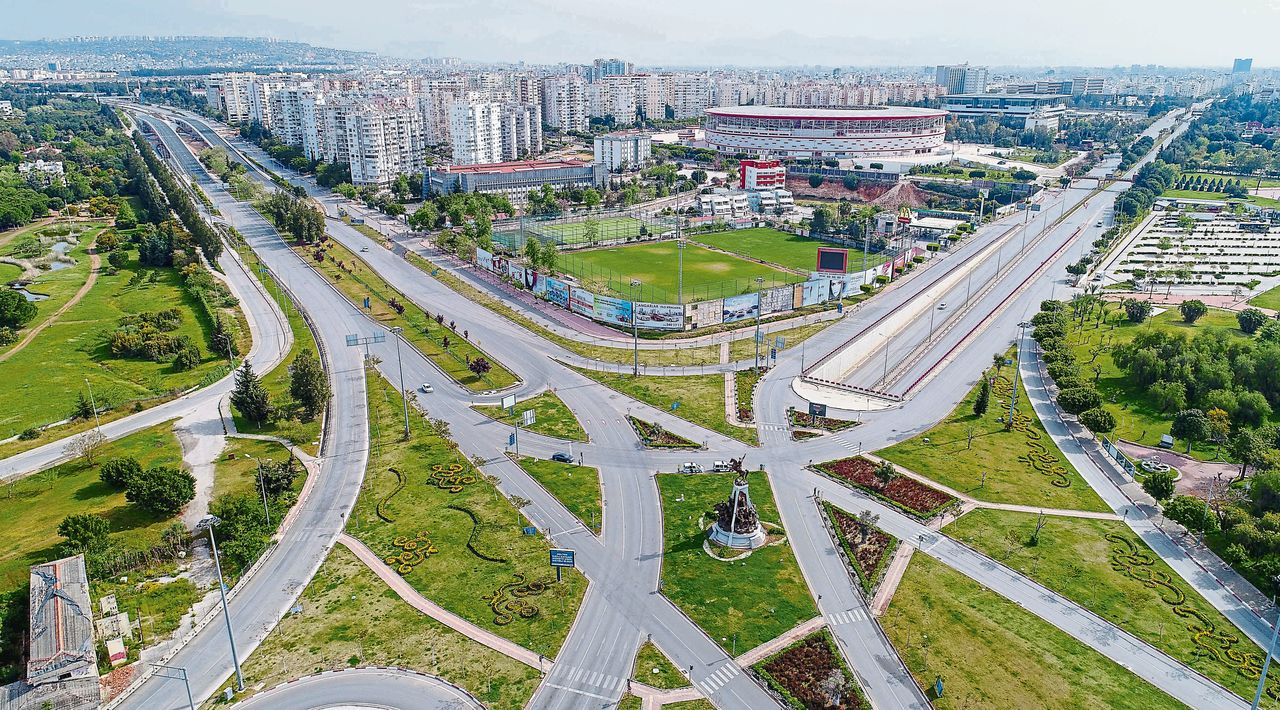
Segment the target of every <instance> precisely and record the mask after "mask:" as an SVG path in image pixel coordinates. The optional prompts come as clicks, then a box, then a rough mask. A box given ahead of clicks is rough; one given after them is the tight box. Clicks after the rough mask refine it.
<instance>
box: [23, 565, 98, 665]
mask: <svg viewBox="0 0 1280 710" xmlns="http://www.w3.org/2000/svg"><path fill="white" fill-rule="evenodd" d="M30 602H31V655H30V658H29V660H28V661H27V682H28V683H31V684H32V685H41V684H43V683H53V682H57V681H62V680H70V679H72V678H83V677H89V676H92V677H93V678H94V679H96V678H97V677H98V652H97V649H96V644H95V641H94V633H93V605H92V604H91V603H90V602H89V575H88V573H86V571H85V567H84V555H76V556H75V557H67V558H64V559H61V560H54V561H53V562H48V563H46V564H42V565H36V566H35V567H32V568H31V597H30Z"/></svg>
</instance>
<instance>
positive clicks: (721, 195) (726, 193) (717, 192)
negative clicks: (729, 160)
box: [698, 187, 751, 217]
mask: <svg viewBox="0 0 1280 710" xmlns="http://www.w3.org/2000/svg"><path fill="white" fill-rule="evenodd" d="M749 209H751V203H750V202H749V201H748V199H747V194H746V193H745V192H738V191H733V190H729V189H727V188H723V187H717V188H712V190H711V192H709V193H705V194H701V195H698V212H699V213H701V214H702V216H704V217H740V216H742V215H744V214H746V213H747V211H748V210H749Z"/></svg>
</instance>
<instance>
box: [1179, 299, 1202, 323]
mask: <svg viewBox="0 0 1280 710" xmlns="http://www.w3.org/2000/svg"><path fill="white" fill-rule="evenodd" d="M1178 312H1179V313H1181V314H1182V320H1183V321H1185V322H1187V323H1195V322H1196V321H1197V320H1200V318H1201V317H1202V316H1203V315H1204V314H1206V313H1208V312H1209V307H1208V306H1206V305H1205V304H1204V301H1201V300H1199V299H1192V300H1190V301H1183V302H1182V303H1180V304H1179V305H1178Z"/></svg>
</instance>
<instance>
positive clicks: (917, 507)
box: [814, 456, 956, 518]
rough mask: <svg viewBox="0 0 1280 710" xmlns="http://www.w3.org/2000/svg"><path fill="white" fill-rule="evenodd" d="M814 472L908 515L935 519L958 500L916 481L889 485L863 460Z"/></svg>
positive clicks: (857, 458)
mask: <svg viewBox="0 0 1280 710" xmlns="http://www.w3.org/2000/svg"><path fill="white" fill-rule="evenodd" d="M814 468H815V469H817V470H818V471H820V472H822V473H825V474H827V475H828V476H831V477H833V478H836V479H839V480H840V481H842V482H844V483H848V484H850V485H852V486H853V487H855V488H857V489H859V490H862V491H866V492H867V493H870V494H871V495H873V496H875V497H877V498H879V499H881V500H883V501H885V502H887V503H889V504H890V505H892V506H894V507H895V508H898V509H899V510H901V511H903V512H904V513H908V514H910V515H915V516H919V517H922V518H932V517H933V516H935V515H937V514H938V513H940V512H942V511H943V509H945V508H947V507H948V506H950V505H951V504H953V503H955V502H956V499H955V498H954V497H953V496H951V495H949V494H947V493H943V492H942V491H940V490H938V489H936V488H933V487H931V486H927V485H925V484H923V483H921V482H919V481H917V480H915V479H914V478H908V477H907V476H902V475H899V476H896V477H894V478H893V479H892V480H890V481H889V482H888V483H887V484H885V483H881V482H880V479H878V478H876V465H875V464H874V463H872V462H870V461H868V460H867V459H864V458H862V457H861V456H852V457H850V458H847V459H839V460H836V461H827V462H826V463H820V464H815V465H814Z"/></svg>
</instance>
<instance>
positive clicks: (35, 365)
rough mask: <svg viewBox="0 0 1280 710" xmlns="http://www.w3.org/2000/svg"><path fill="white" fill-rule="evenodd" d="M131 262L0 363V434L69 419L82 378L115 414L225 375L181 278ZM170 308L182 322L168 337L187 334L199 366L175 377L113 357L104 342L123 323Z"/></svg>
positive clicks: (165, 366) (153, 365) (169, 369)
mask: <svg viewBox="0 0 1280 710" xmlns="http://www.w3.org/2000/svg"><path fill="white" fill-rule="evenodd" d="M136 256H137V255H136V253H131V254H130V263H129V265H128V267H127V268H124V269H121V270H120V271H119V273H117V274H116V275H115V276H109V275H107V274H106V273H105V272H104V273H102V274H101V275H100V276H99V278H98V281H97V283H95V284H94V286H93V288H92V289H91V290H90V291H89V293H88V294H86V295H85V297H84V299H83V300H81V301H80V302H79V303H77V304H76V305H74V306H72V307H71V308H70V309H69V310H67V312H66V313H64V314H63V315H62V316H61V317H60V318H59V319H58V320H57V322H55V323H54V324H53V325H51V326H49V327H48V328H47V329H45V330H44V331H42V332H41V333H40V334H39V335H38V336H36V339H35V340H33V341H32V342H31V344H30V345H28V346H27V347H26V348H24V349H23V350H21V351H19V352H17V353H15V354H14V355H13V357H11V358H9V359H8V360H6V361H5V362H4V363H3V364H2V365H0V368H3V371H4V373H5V384H6V386H5V387H4V388H3V389H2V390H0V436H3V437H8V436H12V435H15V434H18V433H20V432H22V431H23V430H25V429H27V428H28V427H31V426H37V425H42V424H48V423H51V422H55V421H59V420H62V419H65V418H66V417H68V416H70V414H71V410H72V407H73V405H74V404H75V401H76V396H77V395H78V394H79V393H80V392H81V391H85V392H86V394H87V389H86V388H85V379H86V378H88V380H89V382H90V383H91V384H92V387H93V393H94V396H95V399H96V401H97V404H98V406H99V407H100V408H109V409H114V408H116V407H121V406H122V405H125V404H126V403H130V402H135V401H141V400H151V399H152V398H156V397H157V396H159V395H163V394H166V393H171V392H173V391H179V390H185V389H187V388H189V387H194V386H197V385H201V384H207V383H208V382H210V381H212V380H214V379H216V378H217V377H219V376H221V375H222V374H223V373H224V372H225V367H226V365H227V363H226V359H225V357H219V356H217V355H215V354H213V353H210V352H209V351H208V342H209V338H208V336H209V334H210V332H211V330H212V328H211V324H210V323H209V322H208V319H207V318H206V317H205V315H204V311H203V309H202V308H201V307H200V305H199V304H198V303H197V302H196V300H195V298H194V297H192V296H191V295H190V294H189V293H188V292H187V291H186V289H184V288H183V287H182V285H181V276H180V275H179V274H178V272H177V271H176V270H174V269H171V268H156V269H153V268H149V267H141V266H139V265H138V263H137V260H136ZM134 274H141V280H140V281H138V282H135V283H133V284H132V285H131V283H130V282H131V280H132V279H133V278H134ZM82 282H83V280H82ZM67 286H68V287H69V286H70V285H67ZM75 288H79V285H76V286H75ZM72 290H74V289H72ZM64 302H65V301H64ZM168 308H178V309H179V310H181V312H182V314H183V320H182V324H181V325H180V326H179V327H178V328H177V329H175V330H173V331H171V332H170V333H169V335H174V336H177V335H186V336H189V337H190V338H191V339H192V340H194V341H195V342H196V343H197V344H198V345H199V347H200V349H201V352H202V355H203V358H202V360H201V363H200V364H199V365H198V366H197V367H195V368H194V369H192V370H188V371H186V372H176V371H174V368H173V364H172V363H170V362H152V361H150V360H143V359H140V358H116V357H114V356H113V355H112V354H111V351H110V349H109V347H108V344H107V336H108V334H109V333H110V332H111V331H112V330H114V328H115V327H116V323H117V321H118V320H119V319H120V318H121V317H123V316H125V315H130V314H136V313H143V312H154V311H161V310H165V309H168ZM148 404H154V402H148Z"/></svg>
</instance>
